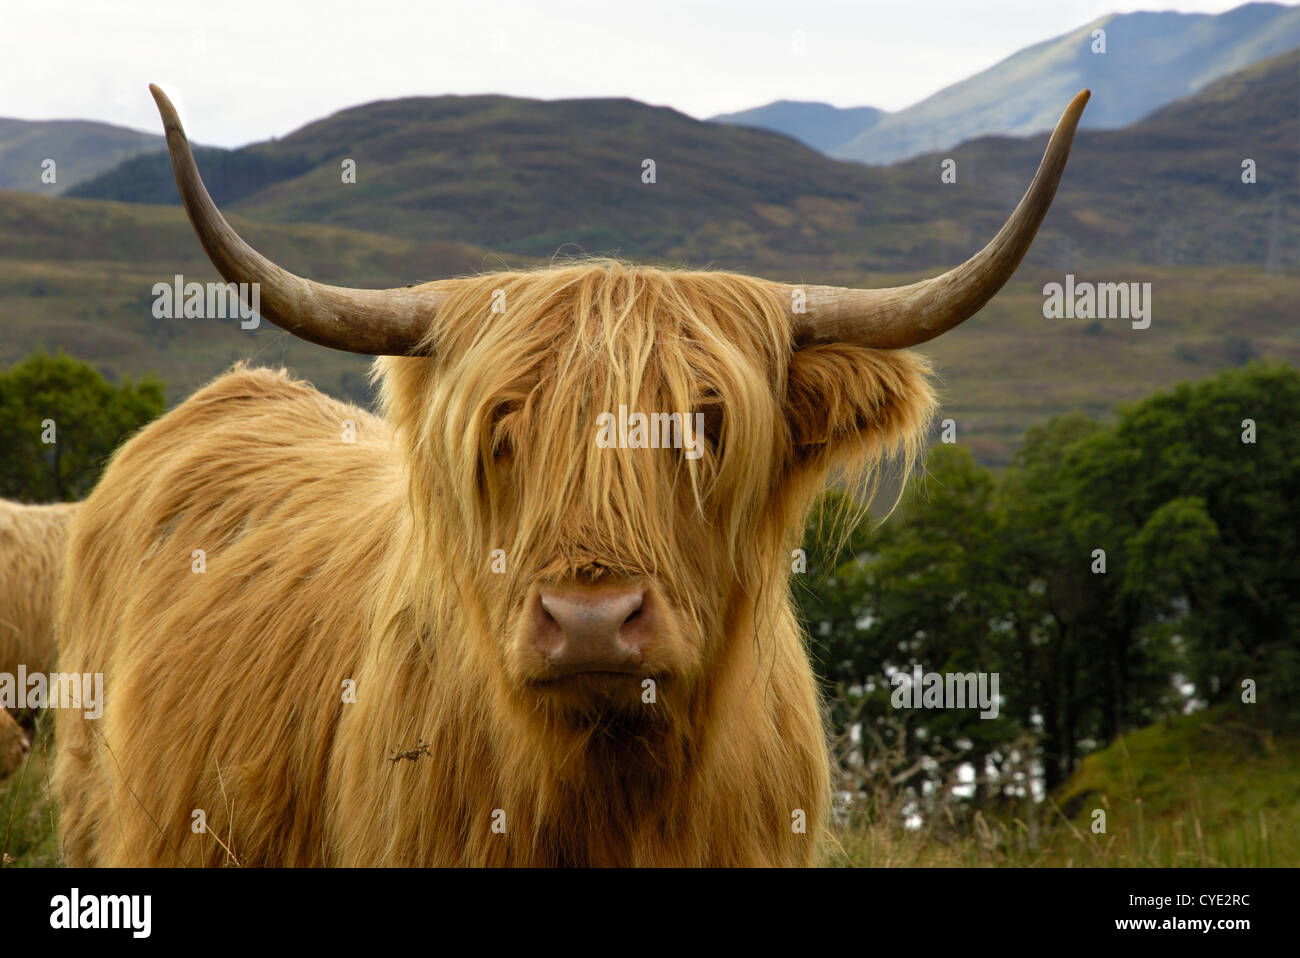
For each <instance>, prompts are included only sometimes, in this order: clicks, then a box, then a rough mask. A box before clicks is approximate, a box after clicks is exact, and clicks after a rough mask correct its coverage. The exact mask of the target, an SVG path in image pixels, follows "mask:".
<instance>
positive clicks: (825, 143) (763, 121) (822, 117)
mask: <svg viewBox="0 0 1300 958" xmlns="http://www.w3.org/2000/svg"><path fill="white" fill-rule="evenodd" d="M887 115H888V114H887V113H886V112H885V111H884V110H877V109H876V108H875V107H872V106H857V107H850V108H847V109H844V108H841V107H835V106H831V105H830V104H829V103H812V102H808V101H803V100H776V101H775V102H772V103H769V104H767V105H766V106H756V107H754V108H753V109H751V110H741V111H740V112H739V113H720V114H718V115H717V116H713V117H709V121H710V122H711V123H729V124H731V125H733V126H752V127H757V128H758V129H760V130H771V131H772V132H773V133H784V134H785V135H786V136H788V137H791V138H793V139H796V140H798V141H799V142H800V143H802V144H804V145H805V146H811V147H812V148H813V149H814V150H817V151H819V152H821V153H830V152H831V151H833V150H834V149H835V148H836V147H838V146H840V145H842V144H844V143H847V142H848V141H849V140H851V139H853V137H855V136H857V135H858V134H859V133H863V132H865V131H866V130H869V129H871V128H872V127H874V126H875V125H876V124H877V123H879V122H880V120H881V118H882V117H884V116H887Z"/></svg>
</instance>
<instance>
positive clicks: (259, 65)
mask: <svg viewBox="0 0 1300 958" xmlns="http://www.w3.org/2000/svg"><path fill="white" fill-rule="evenodd" d="M1239 5H1240V3H1239V0H1227V2H1222V0H1175V2H1155V3H1149V4H1143V3H1125V2H1116V0H991V2H986V3H978V2H974V0H856V2H855V0H839V2H827V0H782V2H763V0H640V2H629V0H605V2H576V0H532V2H524V0H516V2H509V0H460V2H424V3H421V2H417V0H412V2H399V0H316V2H296V0H57V2H55V3H39V2H30V0H5V4H4V10H3V13H2V14H0V17H2V18H3V20H2V22H3V35H0V116H10V117H23V118H28V119H51V118H79V119H95V120H105V121H108V122H111V123H118V124H122V125H124V126H131V127H136V128H138V129H144V130H150V131H157V129H158V125H159V124H158V115H157V113H156V112H155V110H154V105H153V101H152V100H151V99H150V97H149V94H148V90H147V89H146V87H147V85H148V84H149V83H150V82H155V83H158V84H159V85H161V86H162V87H163V89H164V90H166V91H167V92H168V94H169V95H170V96H171V98H172V99H173V101H175V102H176V105H177V107H178V108H179V109H180V111H181V116H182V118H183V119H184V120H185V123H186V128H187V130H188V132H189V133H190V135H191V136H192V137H193V138H194V139H195V140H196V141H198V142H201V143H208V144H213V145H218V146H238V145H242V144H244V143H249V142H252V141H255V140H263V139H266V138H268V137H271V136H283V135H284V134H286V133H288V132H290V131H292V130H294V129H296V128H297V127H299V126H301V125H302V124H304V123H306V122H309V121H311V120H314V119H318V118H320V117H322V116H325V115H328V114H330V113H333V112H335V111H337V110H339V109H342V108H344V107H348V106H354V105H356V104H358V103H364V102H367V101H370V100H377V99H385V98H390V97H400V96H411V95H434V94H441V93H509V94H514V95H517V96H535V97H542V98H546V99H551V98H557V97H595V96H629V97H634V98H636V99H638V100H644V101H646V102H648V103H654V104H663V105H668V106H672V107H676V108H677V109H679V110H682V111H683V112H685V113H689V114H691V115H693V116H697V117H706V116H710V115H713V114H715V113H720V112H726V111H732V110H739V109H744V108H746V107H750V106H757V105H759V104H762V103H767V102H769V101H771V100H775V99H782V98H784V99H797V100H823V101H826V102H829V103H833V104H835V105H836V106H859V105H870V106H877V107H883V108H884V109H888V110H896V109H899V108H900V107H905V106H908V105H909V104H911V103H915V102H916V101H917V100H920V99H922V98H924V97H925V96H928V95H929V94H931V93H933V92H935V91H936V90H939V89H941V88H942V87H944V86H947V85H948V84H950V83H953V82H956V81H957V80H961V79H963V78H965V77H967V76H970V75H971V74H972V73H976V72H978V71H979V70H982V69H984V68H986V67H989V66H992V65H993V64H994V63H996V62H998V61H999V60H1001V59H1003V58H1004V57H1007V56H1009V55H1010V54H1012V53H1014V52H1016V51H1017V50H1019V49H1021V48H1022V47H1025V46H1028V45H1030V44H1032V43H1036V42H1038V41H1040V40H1046V39H1048V38H1050V37H1053V36H1057V35H1059V34H1062V33H1065V32H1067V31H1069V30H1072V29H1074V28H1076V27H1079V26H1082V25H1083V24H1085V23H1088V22H1090V21H1092V20H1094V19H1096V18H1098V17H1101V16H1104V15H1105V14H1107V13H1113V12H1126V11H1131V10H1142V9H1158V10H1167V9H1176V10H1181V11H1186V12H1206V13H1218V12H1222V11H1224V10H1229V9H1232V8H1233V7H1235V6H1239ZM800 42H802V51H800V50H799V49H798V47H799V44H800Z"/></svg>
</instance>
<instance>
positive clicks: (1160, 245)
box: [0, 49, 1300, 464]
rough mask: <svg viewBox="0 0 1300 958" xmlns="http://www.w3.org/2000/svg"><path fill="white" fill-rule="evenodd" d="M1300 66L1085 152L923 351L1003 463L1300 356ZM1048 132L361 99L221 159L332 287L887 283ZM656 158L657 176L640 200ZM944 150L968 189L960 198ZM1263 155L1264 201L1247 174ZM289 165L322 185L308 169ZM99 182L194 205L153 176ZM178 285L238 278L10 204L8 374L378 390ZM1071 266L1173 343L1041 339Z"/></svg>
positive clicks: (241, 218)
mask: <svg viewBox="0 0 1300 958" xmlns="http://www.w3.org/2000/svg"><path fill="white" fill-rule="evenodd" d="M1298 72H1300V49H1297V50H1293V51H1290V52H1288V53H1286V54H1284V55H1281V56H1277V57H1274V58H1271V59H1270V60H1267V61H1264V62H1261V63H1257V64H1255V65H1253V66H1251V67H1249V68H1248V69H1246V70H1243V71H1240V72H1238V73H1235V74H1232V75H1230V76H1227V77H1224V78H1221V79H1220V80H1218V81H1216V82H1215V83H1213V84H1211V85H1210V86H1209V87H1207V88H1205V89H1204V90H1202V91H1201V92H1200V93H1198V94H1196V95H1195V96H1192V97H1189V98H1186V99H1183V100H1181V101H1178V102H1176V103H1171V104H1169V105H1168V106H1166V107H1164V108H1163V109H1161V110H1159V111H1157V112H1155V113H1154V114H1152V115H1151V116H1149V117H1148V118H1146V119H1145V120H1143V121H1141V122H1139V123H1135V124H1133V125H1131V126H1129V127H1126V128H1124V129H1121V130H1099V131H1087V130H1086V131H1083V132H1081V133H1080V134H1079V136H1078V137H1077V139H1076V142H1075V147H1074V151H1073V155H1072V157H1071V160H1070V165H1069V167H1068V168H1067V170H1066V172H1065V177H1064V179H1063V180H1062V183H1061V187H1060V190H1059V192H1058V196H1057V199H1056V202H1055V203H1054V205H1053V207H1052V210H1051V212H1050V213H1049V214H1048V216H1047V218H1046V220H1045V221H1044V224H1043V227H1042V229H1041V230H1040V232H1039V236H1038V239H1037V240H1036V241H1035V243H1034V246H1033V247H1032V249H1031V250H1030V253H1029V255H1028V257H1027V258H1026V260H1025V262H1024V263H1023V264H1022V265H1021V267H1020V269H1019V270H1018V272H1017V274H1016V275H1015V277H1013V279H1012V281H1011V282H1010V283H1009V284H1008V285H1007V287H1006V289H1005V290H1004V291H1003V292H1002V293H1001V294H1000V295H999V296H998V297H996V298H995V299H994V300H993V301H992V302H991V303H989V304H988V305H987V306H986V307H985V308H984V309H983V310H982V312H981V314H980V315H979V316H977V317H976V318H975V319H973V320H972V321H971V322H969V323H967V324H966V325H964V326H963V327H962V328H961V329H960V330H957V331H955V332H954V333H952V334H950V335H948V336H944V337H941V338H940V339H937V340H935V341H934V342H933V343H929V344H927V345H926V346H925V349H924V352H925V353H926V354H927V355H928V356H930V357H932V358H933V359H934V361H935V364H936V366H937V368H938V369H939V370H941V371H942V375H943V393H944V397H945V399H944V407H943V413H942V417H943V418H949V417H951V418H952V419H953V420H954V421H955V422H956V423H957V427H958V435H959V436H960V441H961V442H963V443H966V444H968V445H969V446H970V448H971V449H972V451H973V452H974V453H975V454H976V456H977V457H978V458H979V459H980V460H981V461H982V462H985V463H990V464H1001V463H1005V462H1006V461H1007V460H1008V458H1009V456H1010V454H1011V452H1012V450H1013V449H1014V448H1015V445H1016V443H1018V442H1019V440H1020V438H1021V437H1022V435H1023V433H1024V430H1025V429H1026V428H1027V427H1028V426H1030V425H1033V424H1035V423H1040V422H1042V420H1043V419H1044V418H1045V417H1047V416H1049V415H1052V414H1055V413H1060V412H1064V411H1067V410H1070V409H1074V408H1082V409H1085V410H1086V411H1088V412H1091V413H1093V414H1096V415H1104V414H1106V413H1107V411H1109V410H1110V409H1112V408H1113V407H1114V405H1115V404H1116V403H1118V402H1126V401H1133V400H1136V399H1138V398H1140V397H1141V396H1144V395H1147V394H1148V393H1150V392H1151V391H1152V390H1153V389H1156V388H1158V387H1161V386H1166V385H1169V384H1172V383H1174V382H1177V381H1179V380H1185V379H1192V378H1198V377H1201V376H1205V375H1209V374H1211V373H1213V372H1215V371H1216V370H1218V369H1221V368H1223V367H1224V366H1228V365H1235V364H1240V363H1242V362H1245V361H1246V360H1247V359H1249V358H1250V357H1251V356H1256V355H1258V356H1262V357H1265V358H1282V359H1286V360H1289V361H1290V362H1292V363H1296V364H1300V340H1297V339H1296V337H1295V333H1294V324H1295V304H1296V302H1297V301H1300V215H1297V212H1298V211H1300V182H1298V181H1297V176H1296V171H1297V169H1298V168H1300V146H1298V144H1300V115H1297V112H1296V110H1295V102H1296V101H1295V94H1296V83H1295V78H1296V76H1297V73H1298ZM1094 102H1095V99H1094ZM1064 105H1065V104H1064V101H1063V102H1062V103H1061V106H1062V107H1064ZM1090 109H1091V107H1090ZM192 132H201V131H198V130H194V129H193V121H192ZM1046 140H1047V137H1046V135H1045V134H1044V135H1037V136H1033V137H1029V138H1011V137H982V138H979V139H975V140H972V141H969V142H967V143H963V144H961V145H959V146H957V147H953V148H951V149H949V150H946V151H944V152H943V153H942V154H931V155H928V156H921V157H916V158H913V159H911V160H908V161H906V162H903V163H898V164H895V165H893V166H889V167H871V166H863V165H860V164H855V163H843V162H838V161H835V160H831V159H829V158H827V157H825V156H823V155H821V154H819V153H817V152H816V151H814V150H812V149H810V148H808V147H805V146H803V145H802V144H799V143H797V142H795V141H793V140H791V139H789V138H787V137H785V136H782V135H778V134H775V133H771V132H768V131H764V130H755V129H747V128H743V127H733V126H726V125H722V124H713V123H704V122H700V121H697V120H693V119H691V118H689V117H685V116H683V115H681V114H679V113H676V112H674V111H672V110H666V109H658V108H652V107H647V106H645V105H643V104H640V103H635V102H633V101H629V100H595V101H593V100H586V101H560V102H538V101H533V100H517V99H511V98H507V97H464V98H459V97H438V98H432V99H427V98H425V99H412V100H397V101H388V102H383V103H373V104H366V105H364V106H360V107H356V108H354V109H351V110H345V111H343V112H342V113H338V114H335V115H334V116H331V117H327V118H325V119H323V120H320V121H318V122H316V123H313V124H311V125H309V126H307V127H304V128H303V129H301V130H299V131H297V132H296V133H294V134H291V135H290V136H288V137H285V138H284V139H282V140H279V141H275V142H271V143H264V144H259V145H257V146H254V147H249V148H246V149H245V150H239V151H222V153H221V155H220V156H216V155H210V154H207V153H203V154H201V158H200V160H199V162H200V166H201V168H202V169H203V170H204V172H205V173H211V174H212V175H213V177H214V179H215V180H217V181H221V180H222V179H223V177H225V180H226V182H225V185H224V186H223V187H222V189H229V190H230V191H231V192H230V194H229V195H231V196H234V197H235V199H234V201H233V202H232V203H231V204H230V205H229V206H228V207H227V214H228V215H229V217H230V218H231V220H232V222H233V223H234V224H235V226H236V228H237V229H239V230H240V231H241V233H242V234H243V235H244V236H245V237H246V238H247V239H248V240H249V242H250V243H252V244H253V246H254V247H255V248H257V249H259V250H261V251H262V252H264V253H265V254H267V255H268V256H270V257H271V258H272V259H274V260H276V261H277V262H279V263H282V264H283V265H284V266H285V267H286V268H287V269H291V270H295V271H298V272H300V273H302V274H304V275H307V276H310V277H312V278H313V279H317V280H320V281H322V282H327V283H338V284H345V285H358V286H388V285H401V284H404V283H411V282H417V281H420V280H427V279H434V278H437V277H440V276H450V275H456V274H459V273H465V272H471V271H478V270H482V269H485V268H492V267H494V266H498V265H502V264H503V263H504V262H505V259H503V257H509V258H510V259H512V260H513V261H514V262H516V263H524V264H531V263H536V262H541V261H545V260H547V259H549V258H550V257H551V256H553V255H554V254H555V253H556V251H557V250H559V251H560V252H562V253H576V252H580V251H581V250H582V249H585V250H586V251H588V252H592V253H598V252H615V251H617V252H621V253H622V254H623V255H626V256H627V257H628V258H631V259H635V260H640V261H643V262H670V263H686V264H691V265H693V266H697V267H702V266H713V267H716V268H723V269H735V270H740V271H743V272H748V273H753V274H756V275H762V276H767V277H769V278H772V279H779V280H786V281H790V282H812V283H835V284H852V285H870V286H891V285H897V284H900V283H906V282H911V281H913V280H915V279H918V278H920V277H921V276H924V275H927V274H933V273H934V272H936V271H938V270H941V269H944V268H947V267H949V266H952V265H953V264H955V263H957V262H960V261H961V260H962V259H964V258H965V257H967V256H969V255H970V254H971V253H972V252H974V251H975V250H976V249H978V248H979V247H980V246H981V245H982V244H983V243H985V242H987V241H988V240H989V238H990V237H992V236H993V234H994V232H995V231H996V230H997V229H998V227H999V226H1001V224H1002V222H1003V221H1004V219H1005V218H1006V216H1007V214H1008V213H1009V212H1010V210H1011V209H1012V208H1013V206H1014V205H1015V203H1016V201H1017V200H1018V199H1019V198H1020V196H1021V194H1022V193H1023V192H1024V190H1025V187H1026V185H1027V184H1028V183H1029V181H1030V178H1031V177H1032V176H1033V173H1034V169H1035V167H1036V165H1037V163H1038V161H1039V158H1040V157H1041V155H1042V152H1043V148H1044V146H1045V144H1046ZM645 158H653V159H654V160H655V162H656V166H655V169H656V177H655V182H654V183H643V182H642V179H641V171H642V160H643V159H645ZM945 158H951V159H953V160H954V161H955V163H956V173H957V178H956V182H955V183H950V184H942V183H941V182H940V178H939V174H940V169H941V167H940V164H941V162H942V161H943V160H944V159H945ZM1243 158H1249V159H1252V160H1254V161H1255V163H1256V167H1257V173H1258V182H1256V183H1252V184H1247V183H1243V182H1242V180H1241V163H1242V160H1243ZM344 159H353V160H355V161H356V164H357V166H356V169H357V182H356V183H355V184H346V183H343V182H342V181H341V178H340V169H341V166H340V164H341V163H342V161H343V160H344ZM222 164H228V165H227V166H225V167H223V166H222ZM293 164H303V166H302V169H303V170H304V172H301V173H297V174H295V175H286V171H287V172H288V173H290V174H292V171H293ZM145 167H150V168H152V167H161V168H160V169H157V170H156V171H155V172H154V173H148V170H146V169H145ZM223 169H226V170H227V173H228V174H229V175H228V176H227V174H226V173H222V170H223ZM123 171H130V176H134V175H137V174H138V175H140V176H144V177H145V179H148V177H150V176H156V182H149V183H146V182H143V181H141V182H136V183H134V184H132V183H130V182H129V180H130V176H125V174H124V173H123ZM146 174H148V175H147V176H146ZM236 174H238V175H236ZM124 176H125V178H124ZM99 185H100V187H102V188H105V189H107V188H109V187H113V188H114V189H120V190H127V189H133V190H136V191H137V192H138V193H147V194H149V195H152V196H154V197H156V198H158V199H160V200H166V202H167V203H168V204H175V202H176V200H175V196H176V188H175V185H174V183H172V182H171V177H170V173H168V171H167V170H166V168H165V164H161V163H158V162H157V160H155V159H154V158H141V159H136V160H131V161H128V162H127V163H126V164H124V165H123V166H122V167H120V168H119V169H118V170H117V171H116V172H115V173H114V174H112V175H108V176H105V177H103V178H101V179H100V180H99ZM90 186H91V184H86V187H85V189H89V187H90ZM466 244H469V245H466ZM577 244H581V246H579V245H577ZM485 250H494V251H496V254H493V255H490V254H488V253H486V252H485ZM176 272H182V273H184V274H185V275H186V276H187V278H189V277H191V276H192V277H193V278H195V279H198V280H200V281H203V280H207V279H215V274H214V273H213V271H212V268H211V266H210V265H208V264H207V261H206V257H205V256H204V255H203V252H202V250H201V248H200V247H199V244H198V242H197V241H196V240H195V238H194V236H193V233H192V231H191V230H190V228H189V226H188V224H187V223H186V221H185V217H184V213H183V211H182V210H181V209H180V207H179V206H178V205H150V204H144V203H120V202H108V201H105V200H91V199H72V198H67V197H63V198H48V197H35V196H27V195H24V194H20V193H14V192H6V193H0V361H4V362H7V361H12V360H13V359H16V358H18V356H20V355H23V354H25V353H26V352H27V351H29V350H30V349H32V348H33V347H34V346H35V345H37V344H40V345H44V346H46V347H47V348H51V349H52V348H56V347H63V348H65V349H67V350H68V351H69V352H70V353H72V354H73V355H77V356H80V357H82V358H85V359H89V360H91V361H93V362H95V363H96V364H97V365H100V366H102V367H103V368H105V369H106V370H108V371H110V372H112V373H114V374H122V373H138V372H143V371H148V370H155V371H157V372H159V373H160V374H161V375H163V377H164V379H166V381H167V382H168V383H169V385H170V387H171V392H170V394H171V395H172V397H173V398H175V397H176V396H178V395H183V394H184V393H186V392H188V391H189V390H192V389H193V388H194V387H195V386H197V385H198V384H200V383H201V382H203V381H204V380H205V379H207V378H208V377H210V376H212V375H215V374H216V373H217V372H219V371H220V370H221V368H222V367H223V366H225V365H226V364H228V363H229V362H230V361H231V360H232V359H233V358H235V357H238V356H250V355H251V356H252V357H254V358H255V359H256V360H258V361H260V362H263V363H275V362H286V363H291V364H292V365H293V366H294V368H295V369H296V370H297V371H298V372H299V373H300V374H302V375H304V376H307V377H309V378H311V379H312V380H313V381H315V382H316V383H317V384H318V385H319V386H321V388H323V389H326V390H327V391H330V392H333V393H335V394H337V395H343V396H347V397H349V398H354V399H355V398H364V397H365V395H366V386H365V380H364V371H365V362H364V360H362V359H360V358H358V357H354V356H345V355H343V354H338V353H332V352H330V351H328V350H324V349H321V348H319V347H315V346H312V345H310V344H307V343H302V342H299V341H295V340H293V339H292V338H291V337H289V336H288V335H287V334H283V333H279V332H276V331H275V330H273V329H262V330H258V331H256V332H255V333H252V334H246V333H244V332H242V331H241V330H239V329H238V328H237V326H231V325H229V324H221V323H217V324H213V325H212V326H211V327H208V326H205V325H203V324H197V325H196V324H194V323H192V322H191V323H186V322H185V321H159V320H156V319H154V318H153V317H152V316H151V315H150V313H149V310H148V301H149V290H150V288H151V286H152V284H153V283H156V282H159V281H165V280H169V279H170V277H171V276H172V275H173V274H174V273H176ZM1067 272H1069V273H1074V274H1075V275H1076V277H1077V278H1078V280H1080V281H1084V282H1142V283H1150V284H1151V297H1152V299H1151V302H1152V304H1153V305H1152V317H1153V318H1152V322H1151V325H1150V328H1148V329H1145V330H1133V329H1131V328H1130V324H1129V323H1128V322H1126V321H1123V320H1120V321H1116V320H1104V321H1102V320H1097V321H1091V322H1089V321H1087V320H1081V321H1067V320H1058V321H1048V320H1045V319H1044V316H1043V302H1044V300H1043V287H1044V285H1045V284H1046V283H1049V282H1060V281H1061V280H1062V278H1063V276H1064V274H1065V273H1067Z"/></svg>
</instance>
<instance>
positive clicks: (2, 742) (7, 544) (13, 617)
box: [0, 499, 77, 775]
mask: <svg viewBox="0 0 1300 958" xmlns="http://www.w3.org/2000/svg"><path fill="white" fill-rule="evenodd" d="M76 509H77V507H76V505H75V504H74V503H60V504H57V505H51V506H26V505H23V504H21V503H18V502H10V501H9V500H7V499H0V674H4V675H10V676H17V674H18V667H19V666H20V665H21V666H25V667H26V671H27V673H29V674H32V673H37V672H49V671H50V670H51V669H53V668H54V661H55V643H54V607H55V599H56V594H57V590H58V586H59V576H60V573H61V570H62V568H63V546H64V542H65V540H66V538H67V529H68V525H69V524H70V523H71V521H72V516H73V515H74V514H75V512H76ZM28 745H29V742H28V737H27V734H26V732H25V731H24V730H23V728H22V727H21V726H20V725H19V724H18V722H17V721H16V720H15V717H14V716H11V715H10V714H9V712H8V711H7V710H6V709H5V708H4V707H3V704H0V775H6V774H8V773H9V772H11V771H13V770H14V769H15V768H17V767H18V765H19V764H20V763H21V762H22V758H23V755H24V754H26V751H27V748H28Z"/></svg>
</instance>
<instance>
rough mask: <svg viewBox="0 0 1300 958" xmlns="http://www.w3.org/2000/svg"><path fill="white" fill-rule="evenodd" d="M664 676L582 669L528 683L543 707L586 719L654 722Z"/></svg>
mask: <svg viewBox="0 0 1300 958" xmlns="http://www.w3.org/2000/svg"><path fill="white" fill-rule="evenodd" d="M664 681H665V679H664V678H663V677H661V676H660V677H655V676H645V675H641V674H636V673H627V672H599V671H598V672H580V673H577V674H574V675H565V676H561V677H557V678H536V679H533V680H531V681H529V683H528V687H529V689H530V690H531V692H532V693H533V694H535V695H537V696H539V697H540V699H541V704H542V706H543V707H544V708H549V709H553V710H556V711H558V712H561V713H563V714H564V715H565V716H566V717H567V718H569V719H571V720H573V721H577V722H580V723H581V722H584V721H587V720H591V721H597V720H600V719H601V718H602V717H606V716H614V715H617V716H619V717H620V718H622V719H625V720H628V719H630V720H632V721H637V720H639V719H644V720H645V721H646V722H647V723H653V722H654V721H655V720H656V718H657V716H656V703H657V701H658V697H659V695H660V694H661V692H662V684H663V682H664Z"/></svg>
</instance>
